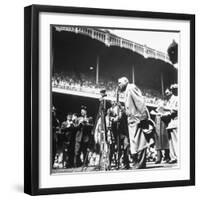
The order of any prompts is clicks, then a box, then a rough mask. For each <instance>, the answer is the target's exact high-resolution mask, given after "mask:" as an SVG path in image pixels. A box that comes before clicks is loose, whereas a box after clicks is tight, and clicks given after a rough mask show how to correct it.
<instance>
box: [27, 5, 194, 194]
mask: <svg viewBox="0 0 200 200" xmlns="http://www.w3.org/2000/svg"><path fill="white" fill-rule="evenodd" d="M25 11H26V12H25V16H26V17H25V49H26V51H25V117H26V118H27V119H29V120H28V121H27V122H29V123H26V126H25V134H24V137H25V138H24V141H25V143H24V146H25V161H24V169H25V179H24V183H25V184H24V185H25V186H26V187H25V192H26V193H28V194H32V195H38V194H58V193H77V192H93V191H110V190H127V189H141V188H156V187H173V186H180V185H181V186H183V185H184V186H186V185H194V184H195V135H194V128H195V121H194V120H195V119H194V113H195V112H194V108H195V104H194V88H195V87H194V55H195V54H194V16H193V15H189V14H175V13H156V12H143V11H128V10H112V9H95V8H87V9H86V8H76V7H74V8H73V7H62V6H40V5H33V6H30V7H27V8H25ZM27 132H28V133H31V134H26V133H27Z"/></svg>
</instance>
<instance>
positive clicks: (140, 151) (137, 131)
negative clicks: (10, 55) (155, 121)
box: [118, 77, 150, 169]
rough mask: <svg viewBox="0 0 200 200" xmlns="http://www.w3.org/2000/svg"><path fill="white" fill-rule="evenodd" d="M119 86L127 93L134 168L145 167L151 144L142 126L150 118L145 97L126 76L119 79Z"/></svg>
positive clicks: (126, 105)
mask: <svg viewBox="0 0 200 200" xmlns="http://www.w3.org/2000/svg"><path fill="white" fill-rule="evenodd" d="M118 88H119V91H120V92H124V93H125V99H124V103H125V112H126V115H127V122H128V131H129V140H130V152H131V155H132V158H133V163H134V168H136V169H141V168H145V167H146V149H147V147H148V146H149V145H150V143H149V142H148V141H147V138H146V136H145V134H144V133H143V129H142V127H141V124H143V122H144V121H145V120H147V119H148V118H149V113H148V110H147V107H146V105H145V99H144V97H143V96H142V93H141V91H140V90H139V88H138V87H137V86H136V85H135V84H130V83H129V80H128V79H127V78H126V77H122V78H120V79H118Z"/></svg>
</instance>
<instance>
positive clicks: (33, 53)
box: [24, 5, 195, 195]
mask: <svg viewBox="0 0 200 200" xmlns="http://www.w3.org/2000/svg"><path fill="white" fill-rule="evenodd" d="M41 12H48V13H74V14H90V15H100V16H111V17H113V18H114V17H116V16H122V17H129V18H131V17H140V18H153V19H170V20H180V21H181V20H187V21H189V23H190V178H189V179H188V180H177V181H162V182H145V183H128V184H109V185H100V186H99V185H93V186H80V187H61V188H45V189H41V188H39V14H40V13H41ZM187 185H195V15H192V14H175V13H160V12H146V11H145V12H143V11H127V10H110V9H96V8H82V7H61V6H47V5H31V6H28V7H25V9H24V192H25V193H27V194H30V195H46V194H60V193H77V192H94V191H110V190H126V189H142V188H158V187H159V188H160V187H174V186H187Z"/></svg>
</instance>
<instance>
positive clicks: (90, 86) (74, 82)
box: [52, 72, 163, 105]
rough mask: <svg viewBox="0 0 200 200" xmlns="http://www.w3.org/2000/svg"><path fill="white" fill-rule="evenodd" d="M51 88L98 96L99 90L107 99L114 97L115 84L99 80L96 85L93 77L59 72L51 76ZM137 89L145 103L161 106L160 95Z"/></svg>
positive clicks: (151, 90)
mask: <svg viewBox="0 0 200 200" xmlns="http://www.w3.org/2000/svg"><path fill="white" fill-rule="evenodd" d="M52 86H53V87H58V88H63V89H67V90H72V91H79V92H85V93H92V94H99V93H100V90H101V89H106V93H107V95H108V96H109V97H116V88H117V82H114V81H111V80H104V79H103V78H100V80H99V82H98V84H97V83H96V81H95V77H94V76H91V75H89V74H86V73H79V74H78V75H76V74H75V73H74V72H67V73H64V72H61V73H54V75H53V76H52ZM139 88H140V89H141V91H142V92H143V95H144V96H145V99H146V103H149V104H155V105H160V104H163V100H162V98H161V95H160V94H159V93H158V92H157V91H155V90H153V89H147V88H143V87H140V86H139ZM121 95H122V94H121ZM121 97H123V96H121Z"/></svg>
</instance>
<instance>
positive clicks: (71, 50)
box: [51, 25, 177, 107]
mask: <svg viewBox="0 0 200 200" xmlns="http://www.w3.org/2000/svg"><path fill="white" fill-rule="evenodd" d="M158 42H161V41H158ZM51 46H52V51H51V59H52V60H51V63H52V69H53V72H52V76H53V78H54V81H55V79H56V78H55V77H54V75H55V74H58V76H61V77H64V75H63V74H65V73H66V74H70V76H71V78H70V77H67V78H66V77H64V78H61V80H62V81H61V83H62V84H61V85H59V84H55V82H54V83H53V84H52V91H53V93H62V94H68V96H69V95H73V96H74V95H77V96H85V97H87V98H96V99H98V98H99V94H97V93H96V91H97V89H101V88H104V87H105V88H108V97H107V99H109V100H113V98H114V97H113V96H109V94H112V93H113V91H114V90H115V84H117V79H118V78H119V77H121V76H126V77H127V78H128V79H129V80H130V82H133V83H135V84H136V85H137V86H138V87H139V88H140V89H141V90H142V91H150V92H152V91H153V94H152V96H153V97H156V98H157V97H159V98H161V99H162V98H163V96H164V91H165V89H166V88H168V87H169V86H170V85H171V84H173V83H177V69H176V68H175V67H174V66H173V64H172V63H171V61H170V60H169V57H168V55H167V54H166V53H163V52H160V51H157V50H155V49H152V48H150V47H148V46H146V45H142V44H138V43H136V42H133V41H130V40H127V39H126V38H122V37H119V36H117V35H115V34H113V33H112V30H111V29H103V28H94V27H83V26H63V25H52V26H51ZM59 74H60V75H59ZM63 80H64V81H63ZM65 82H68V83H70V85H69V84H68V83H67V86H66V85H65ZM114 83H115V84H114ZM80 86H81V87H80ZM77 88H80V89H77ZM84 88H85V90H84ZM73 89H74V91H73ZM85 91H86V92H85ZM87 91H88V92H87ZM89 91H91V92H89ZM146 93H147V92H144V95H145V94H146ZM148 95H149V94H148ZM148 95H147V96H148ZM153 104H154V103H149V106H151V107H153V106H155V105H153Z"/></svg>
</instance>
